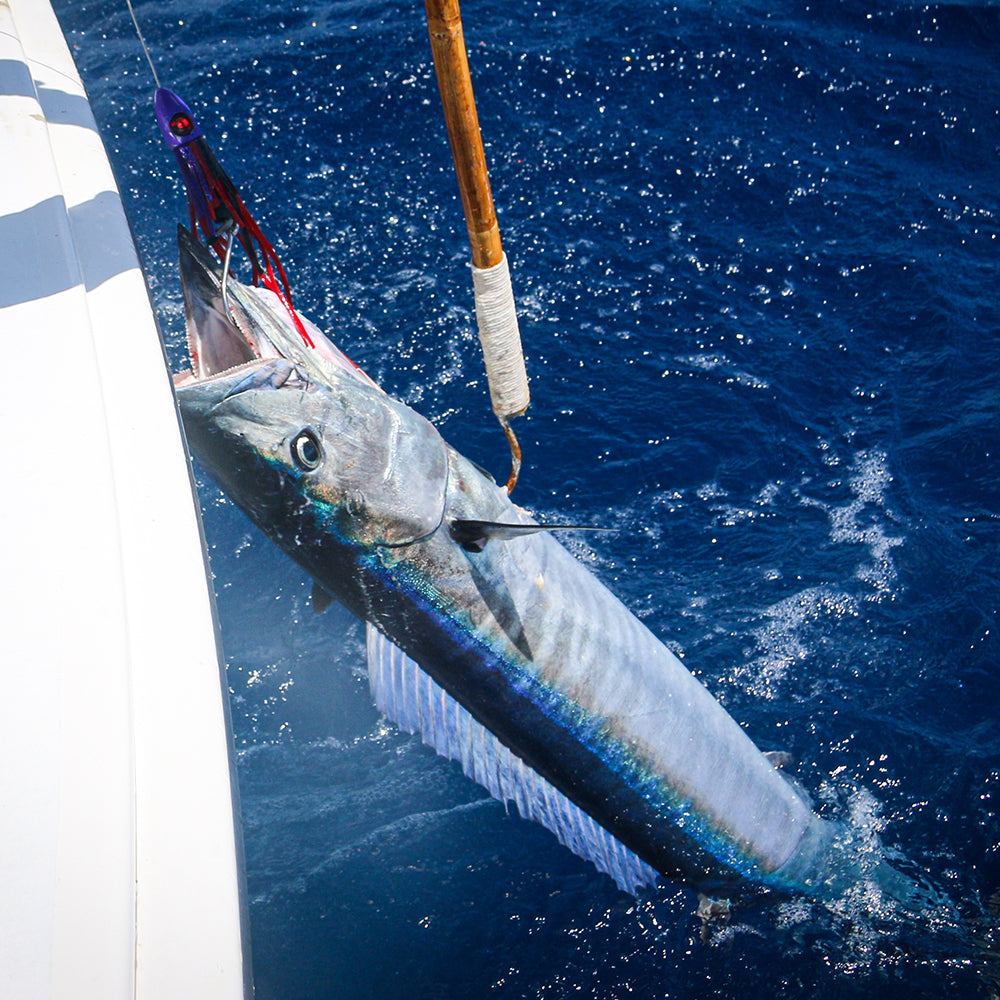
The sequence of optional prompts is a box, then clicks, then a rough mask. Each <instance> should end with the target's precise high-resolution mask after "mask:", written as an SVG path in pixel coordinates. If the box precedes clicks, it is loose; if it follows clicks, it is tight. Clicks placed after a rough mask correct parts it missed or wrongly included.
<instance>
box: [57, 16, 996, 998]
mask: <svg viewBox="0 0 1000 1000" xmlns="http://www.w3.org/2000/svg"><path fill="white" fill-rule="evenodd" d="M56 9H57V12H58V14H59V16H60V19H61V21H62V24H63V26H64V28H65V30H66V32H67V37H68V39H69V40H70V43H71V45H72V48H73V51H74V55H75V57H76V59H77V62H78V65H79V67H80V70H81V73H82V75H83V77H84V80H85V83H86V84H87V87H88V90H89V93H90V95H91V98H92V100H93V103H94V108H95V112H96V114H97V118H98V121H99V124H100V125H101V127H102V132H103V134H104V137H105V142H106V144H107V146H108V148H109V152H110V154H111V157H112V161H113V164H114V167H115V170H116V173H117V176H118V179H119V183H120V186H121V189H122V193H123V197H124V199H125V204H126V208H127V210H128V212H129V215H130V218H131V221H132V224H133V227H134V230H135V233H136V236H137V239H138V243H139V246H140V248H141V251H142V254H143V257H144V260H145V265H146V269H147V275H148V281H149V285H150V289H151V292H152V295H153V298H154V301H155V304H156V306H157V309H158V312H159V315H160V320H161V324H162V327H163V330H164V334H165V337H166V339H167V344H168V352H169V354H170V356H171V359H172V360H173V362H174V363H175V364H178V365H179V364H180V363H181V362H182V361H183V359H184V354H185V349H184V336H183V314H182V306H181V299H180V289H179V285H178V280H177V274H176V263H175V257H176V250H175V244H174V230H175V227H176V224H177V223H178V222H179V221H185V220H186V211H185V209H184V204H183V195H182V192H181V187H180V183H179V180H178V178H177V177H176V174H175V170H174V166H173V161H172V158H171V156H170V155H169V153H168V152H167V151H166V150H165V149H164V148H162V147H161V146H160V144H159V141H158V139H157V134H156V128H155V123H154V120H153V115H152V90H153V85H152V80H151V76H150V71H149V68H148V66H147V65H146V63H145V61H144V59H143V57H142V54H141V50H140V48H139V45H138V43H137V41H136V38H135V35H134V32H133V30H132V27H131V23H130V21H129V18H128V14H127V11H126V9H125V5H124V2H121V3H119V2H117V0H116V2H109V0H74V2H72V3H70V2H69V0H57V3H56ZM136 9H137V12H138V15H139V17H140V19H141V22H142V25H143V27H144V30H145V33H146V36H147V40H148V42H149V44H150V47H151V49H152V52H153V54H154V58H155V59H156V62H157V66H158V69H159V72H160V75H161V78H162V80H163V82H164V83H165V84H167V85H169V86H171V87H173V88H174V89H175V90H177V91H178V92H179V93H180V94H181V96H183V97H184V98H185V99H186V100H187V101H188V102H189V103H190V104H191V106H192V108H194V110H195V113H196V114H197V115H199V117H200V120H201V122H202V125H203V127H204V129H205V131H206V134H207V136H208V139H209V141H210V143H211V144H212V145H213V147H214V149H215V151H216V153H217V154H218V155H219V158H220V159H221V161H222V162H223V164H224V165H225V166H226V168H227V170H228V171H229V173H230V174H231V176H232V177H233V179H234V181H235V182H236V183H237V185H238V186H240V188H241V189H242V191H243V194H244V196H245V198H246V200H247V202H248V204H250V205H251V207H252V209H253V211H254V212H255V214H256V216H257V218H258V220H259V221H260V222H261V223H262V225H263V226H264V229H265V231H266V232H267V233H268V234H269V235H270V236H271V238H272V239H273V241H274V243H275V245H276V247H277V248H278V250H279V253H280V254H281V256H282V259H283V262H284V264H285V266H286V269H287V271H288V273H289V276H290V279H291V282H292V287H293V293H294V295H295V300H296V303H297V305H298V306H299V307H300V308H301V310H302V311H304V312H305V313H306V314H307V315H309V316H310V317H312V318H313V319H314V320H315V321H316V322H317V323H318V324H319V325H320V326H321V327H322V328H324V329H325V330H326V331H327V332H328V333H329V334H330V335H331V337H332V338H333V339H334V340H335V341H336V342H337V343H338V344H339V346H341V347H342V348H343V349H344V350H345V351H346V352H347V353H348V354H349V355H350V356H351V357H352V358H353V359H354V360H355V361H356V362H357V363H358V364H360V365H361V367H363V368H364V369H366V370H367V371H368V372H369V373H370V374H371V375H372V376H373V377H375V378H376V379H377V380H378V381H379V382H381V384H382V385H383V386H384V387H385V388H386V389H387V390H389V391H390V392H392V393H394V394H395V395H397V396H399V397H401V398H402V399H404V400H405V401H407V402H408V403H410V404H411V405H413V406H414V407H416V408H417V409H418V410H420V411H421V412H422V413H424V414H425V415H426V416H428V417H429V418H431V419H432V420H433V421H434V422H435V423H436V424H437V425H438V427H439V428H440V429H441V430H442V432H443V433H444V435H445V436H446V437H447V438H448V439H449V441H450V442H451V443H452V444H454V445H455V446H457V447H458V448H459V449H460V450H462V451H464V452H465V453H466V454H467V455H469V456H470V457H472V458H474V459H475V460H476V461H478V462H479V463H480V464H482V465H483V466H485V467H487V468H490V469H491V470H493V471H494V472H495V474H496V475H497V476H498V477H501V476H504V475H505V474H506V463H507V454H506V446H505V443H504V440H503V437H502V434H501V433H500V431H499V429H498V428H497V426H496V424H495V422H494V421H493V418H492V415H491V414H490V412H489V405H488V395H487V390H486V385H485V378H484V376H483V374H482V369H481V360H480V356H479V348H478V343H477V340H476V336H475V326H474V319H473V315H472V301H471V299H472V296H471V283H470V279H469V274H468V269H467V260H468V251H467V248H466V244H465V235H464V224H463V221H462V216H461V209H460V205H459V202H458V198H457V192H456V186H455V181H454V175H453V171H452V167H451V162H450V157H449V153H448V148H447V142H446V139H445V134H444V128H443V124H442V118H441V112H440V104H439V100H438V96H437V92H436V88H435V83H434V77H433V69H432V65H431V60H430V52H429V46H428V42H427V38H426V28H425V25H424V21H423V10H422V5H421V4H419V3H413V4H402V3H399V2H396V0H372V2H362V0H340V2H326V3H320V2H319V0H307V2H298V3H292V2H287V0H285V2H279V0H263V2H261V3H257V4H244V3H233V2H230V3H221V4H218V3H207V2H205V0H137V3H136ZM463 13H464V19H465V28H466V35H467V39H468V43H469V50H470V60H471V63H472V71H473V75H474V81H475V85H476V89H477V98H478V105H479V113H480V119H481V124H482V126H483V130H484V135H485V138H486V144H487V157H488V160H489V164H490V170H491V177H492V181H493V190H494V195H495V198H496V202H497V206H498V212H499V217H500V226H501V233H502V235H503V238H504V243H505V247H506V250H507V253H508V255H509V257H510V260H511V265H512V270H513V278H514V287H515V294H516V297H517V299H518V304H519V310H520V315H521V332H522V338H523V340H524V343H525V348H526V354H527V360H528V369H529V374H530V376H531V379H532V392H533V405H532V408H531V410H530V411H529V414H528V415H527V416H525V417H524V418H522V419H521V420H519V421H518V422H517V430H518V432H519V436H520V438H521V441H522V445H523V448H524V454H525V468H524V472H523V474H522V481H521V483H520V484H519V485H518V487H517V491H516V493H515V497H516V499H518V500H519V502H521V503H522V504H524V505H525V506H527V507H529V508H531V509H532V510H534V511H535V512H536V513H537V514H539V515H541V516H544V517H545V518H548V519H551V520H571V521H574V522H579V523H585V524H597V525H603V526H608V527H612V528H614V529H616V530H615V531H614V532H608V533H601V534H597V535H587V536H586V537H584V536H580V537H577V538H570V539H568V541H567V544H568V545H569V546H570V547H571V548H572V549H573V551H574V552H575V553H576V555H577V556H578V557H579V558H580V559H582V560H583V561H584V562H586V563H587V564H588V565H589V566H590V567H591V569H592V570H593V571H594V572H595V573H596V574H597V575H598V576H599V577H601V578H602V579H603V580H604V581H605V582H607V583H608V585H609V586H610V587H611V588H612V589H613V590H614V591H615V592H616V593H617V594H618V595H619V596H621V597H622V598H623V599H624V600H625V601H626V603H627V604H629V605H630V606H631V607H632V608H633V609H634V610H635V612H636V613H637V614H638V615H639V616H640V617H641V618H642V619H643V621H644V622H645V623H646V624H647V625H648V626H649V627H650V628H651V629H652V630H653V631H654V632H656V633H657V634H658V635H660V636H661V637H662V638H663V640H664V641H665V642H666V643H667V644H668V645H669V646H670V647H671V648H672V649H674V650H675V651H677V652H678V653H679V654H680V655H682V656H683V658H684V660H685V662H686V663H687V664H688V665H689V666H690V668H691V669H692V670H693V671H694V672H695V673H696V674H697V675H698V676H699V677H700V678H701V679H702V680H703V682H704V683H705V684H706V685H707V686H708V687H709V688H710V689H711V690H712V691H713V693H715V694H716V695H717V697H719V698H720V699H721V701H722V702H723V703H724V704H725V705H726V707H727V708H728V709H729V711H730V712H731V713H732V714H733V715H734V716H735V717H736V718H737V719H738V720H739V721H740V723H741V724H742V725H744V727H745V728H746V730H747V731H748V733H749V734H750V735H751V736H752V737H753V738H754V739H755V741H756V742H757V743H758V744H759V745H760V746H761V747H762V748H764V749H769V750H770V749H775V750H783V751H787V752H788V753H789V754H791V755H792V757H793V759H794V765H793V766H792V768H791V773H792V775H793V776H794V777H795V779H796V780H797V781H798V782H800V783H801V785H802V786H803V787H804V788H805V789H806V790H807V792H808V793H809V795H810V796H811V797H812V798H813V800H814V802H815V803H816V808H817V809H818V810H819V811H820V812H821V813H823V814H824V815H828V816H831V817H838V818H841V819H844V820H846V821H848V822H849V823H851V824H852V825H853V826H854V827H855V829H856V830H857V831H858V834H859V835H860V836H867V837H874V836H875V834H876V833H877V834H878V835H879V836H880V837H881V839H882V841H883V843H884V844H885V845H886V846H887V848H888V849H890V850H891V851H894V852H898V853H899V855H901V856H903V857H905V859H906V860H905V861H903V862H901V863H902V864H903V865H904V866H905V867H907V868H908V870H910V871H913V872H916V873H921V874H922V877H925V878H926V879H928V880H929V881H930V882H931V883H932V884H933V885H935V886H936V887H937V888H938V890H939V891H940V892H941V893H943V894H946V895H947V896H948V898H949V899H950V900H951V901H952V904H953V910H952V912H951V914H950V915H948V916H943V915H941V914H940V913H939V914H937V915H935V916H931V915H930V914H925V915H922V916H919V917H917V918H913V919H908V918H903V917H901V916H900V915H898V914H895V913H893V912H892V911H891V910H890V909H889V908H887V907H886V906H885V905H884V903H883V901H881V900H880V899H879V898H878V896H877V894H873V893H872V892H871V891H870V890H868V889H866V887H864V886H859V888H858V891H857V892H856V893H853V894H849V896H848V897H847V898H845V899H843V900H841V901H839V902H838V903H837V904H835V905H833V906H831V907H824V906H820V905H818V904H815V903H813V902H811V901H809V900H806V899H795V898H793V899H788V898H784V899H779V898H770V899H766V900H764V901H763V902H761V903H759V904H758V905H756V906H753V907H748V908H745V909H738V910H737V911H736V912H734V913H733V914H732V916H731V918H730V919H729V920H728V922H715V923H711V924H707V925H703V924H702V922H701V921H700V920H699V919H698V917H697V916H696V914H695V908H696V903H697V901H696V898H695V897H694V895H693V894H692V893H691V892H690V891H689V890H687V889H685V888H684V887H682V886H676V885H669V884H668V885H665V886H663V887H662V888H660V889H658V890H656V891H654V892H650V893H646V894H644V895H643V896H642V897H641V898H640V899H633V898H631V897H629V896H627V895H624V894H623V893H621V892H619V891H618V890H617V889H616V887H615V886H614V884H613V883H612V882H611V881H610V880H609V879H607V878H605V877H604V876H601V875H600V874H598V873H597V872H596V871H595V870H594V869H593V868H592V867H590V866H589V865H587V864H586V863H584V862H582V861H579V860H578V859H576V858H575V857H574V856H573V855H571V854H570V853H569V852H568V851H566V850H565V849H564V848H562V847H560V846H559V844H558V843H557V842H556V841H555V840H554V838H552V837H551V836H550V835H549V834H548V833H547V832H546V831H544V830H543V829H541V828H540V827H537V826H535V825H532V824H529V823H526V822H524V821H523V820H521V819H519V818H518V817H517V816H515V815H513V814H512V813H511V814H508V813H507V812H505V810H504V808H503V807H502V806H501V805H500V804H498V803H496V802H494V801H492V800H490V799H489V798H488V797H487V796H486V794H485V793H484V792H483V791H482V790H481V789H479V788H478V787H477V786H476V785H474V784H472V783H471V782H469V781H468V780H467V779H466V778H464V777H463V775H462V774H461V773H460V771H459V769H458V767H457V766H456V765H454V764H451V763H448V762H445V761H443V760H440V759H439V758H437V757H435V755H434V754H433V753H432V752H431V751H430V750H428V749H427V748H425V747H423V746H421V745H420V744H419V741H417V740H416V739H414V738H411V737H407V736H404V735H401V734H399V733H398V732H397V731H396V730H395V728H394V727H393V726H392V725H391V724H390V723H388V722H386V721H385V720H384V719H383V718H381V717H380V716H379V714H378V713H377V712H376V710H375V709H374V708H373V707H372V704H371V701H370V698H369V695H368V691H367V683H366V679H365V666H364V656H363V634H362V630H361V628H360V627H359V625H358V624H357V623H356V622H354V621H353V620H352V619H351V618H350V617H349V616H348V615H347V614H346V613H344V612H343V611H341V610H340V609H338V608H336V607H334V608H331V609H330V610H328V611H327V612H325V613H324V614H322V615H316V614H314V613H313V611H312V610H311V607H310V602H309V591H310V587H309V584H308V582H307V581H306V580H305V578H304V575H303V573H302V572H301V571H300V570H298V569H297V568H296V567H295V566H294V565H293V564H291V563H290V562H289V561H288V560H287V559H285V558H284V557H283V556H281V555H280V554H279V553H278V551H277V550H276V549H274V548H273V547H272V546H271V545H270V544H269V543H268V542H267V541H266V540H265V539H264V538H263V537H262V536H261V535H259V533H257V532H256V530H255V529H253V528H252V527H251V526H250V524H249V522H247V521H246V520H245V519H244V518H243V516H242V515H241V514H239V512H238V511H236V510H235V509H234V508H233V506H232V505H231V504H230V503H229V502H228V501H227V500H226V499H225V498H224V497H223V496H222V495H221V494H220V493H219V492H218V491H217V490H216V489H215V488H214V487H213V486H212V484H211V483H210V482H208V481H206V480H205V479H204V477H201V480H202V481H201V485H200V489H201V499H202V504H203V509H204V520H205V529H206V533H207V536H208V540H209V544H210V547H211V557H212V568H213V572H214V574H215V584H216V590H217V597H218V607H219V614H220V618H221V623H222V632H223V642H224V646H225V653H226V658H227V662H228V670H229V682H230V686H231V691H232V696H231V705H232V714H233V722H234V728H235V741H236V748H237V753H238V765H239V779H240V790H241V795H242V806H243V816H244V829H245V841H246V862H247V877H248V885H249V898H250V918H251V930H252V937H253V941H252V947H253V969H254V977H255V981H256V985H257V995H258V996H259V997H260V998H262V1000H271V998H274V1000H307V998H308V1000H324V998H333V997H336V998H340V1000H346V998H353V997H357V998H362V997H363V998H372V997H377V998H384V1000H390V998H397V997H398V998H407V1000H409V998H420V997H428V998H430V997H434V998H441V1000H444V998H458V997H462V998H468V997H491V996H499V997H505V998H506V997H517V998H522V997H523V998H528V997H532V998H561V997H570V996H572V997H591V998H594V1000H598V998H600V1000H611V998H624V997H639V998H661V997H662V998H668V997H669V998H678V1000H680V998H685V1000H687V998H690V1000H694V998H708V997H720V998H721V997H726V998H729V997H734V996H742V997H747V998H757V997H760V998H765V997H766V998H768V1000H772V998H789V997H795V998H798V997H818V998H836V1000H847V998H849V1000H854V998H869V997H874V996H878V997H882V998H887V997H906V998H915V997H927V998H932V997H933V998H940V997H946V996H947V997H960V998H970V1000H972V998H983V1000H986V998H990V997H996V996H997V995H998V991H1000V971H998V964H1000V954H998V949H1000V931H998V928H997V911H998V909H1000V896H998V895H997V893H998V891H1000V824H998V817H997V811H998V805H1000V721H998V709H1000V679H998V659H1000V645H998V637H997V633H998V628H1000V622H998V621H997V599H998V595H1000V570H998V555H1000V473H998V462H1000V434H998V430H997V423H998V412H1000V308H998V305H997V302H996V291H997V286H998V282H997V277H996V276H997V274H998V258H1000V238H998V232H1000V202H998V199H1000V194H998V192H1000V160H998V153H1000V117H998V108H1000V9H998V8H995V7H991V6H980V5H963V4H947V5H945V4H942V5H930V6H927V5H919V4H910V3H880V4H876V3H863V2H855V0H845V2H836V3H815V2H812V3H806V2H785V0H773V2H770V3H762V2H735V0H733V2H723V0H719V2H705V0H701V2H694V0H689V2H683V3H674V4H666V3H661V2H654V0H636V2H633V3H628V4H626V3H611V4H605V5H593V4H583V3H580V2H579V0H558V2H555V0H553V2H547V3H541V2H539V0H528V2H525V3H509V2H508V3H502V2H499V0H467V2H466V3H465V5H464V8H463ZM176 624H177V627H178V628H182V627H183V623H181V622H178V623H176ZM177 739H178V740H183V739H184V726H183V720H178V728H177Z"/></svg>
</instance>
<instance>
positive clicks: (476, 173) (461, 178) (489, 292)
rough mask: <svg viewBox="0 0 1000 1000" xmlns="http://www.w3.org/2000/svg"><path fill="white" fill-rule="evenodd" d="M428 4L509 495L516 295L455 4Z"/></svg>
mask: <svg viewBox="0 0 1000 1000" xmlns="http://www.w3.org/2000/svg"><path fill="white" fill-rule="evenodd" d="M425 6H426V8H427V30H428V33H429V35H430V41H431V52H432V54H433V56H434V69H435V72H436V74H437V81H438V90H439V91H440V92H441V104H442V106H443V107H444V120H445V125H446V126H447V129H448V141H449V143H450V145H451V156H452V159H453V160H454V162H455V174H456V176H457V177H458V190H459V194H460V195H461V198H462V209H463V211H464V213H465V224H466V227H467V229H468V231H469V246H470V247H471V249H472V281H473V289H474V293H475V302H476V322H477V324H478V326H479V340H480V343H481V344H482V347H483V358H484V360H485V362H486V377H487V380H488V381H489V386H490V398H491V401H492V404H493V412H494V413H495V414H496V417H497V419H498V420H499V421H500V426H501V427H502V428H503V430H504V434H506V436H507V441H508V444H509V445H510V451H511V471H510V478H509V479H508V481H507V492H508V493H509V492H510V491H511V490H512V489H513V488H514V484H515V483H516V482H517V476H518V473H519V471H520V468H521V449H520V446H519V445H518V443H517V438H516V437H515V436H514V433H513V431H512V430H511V429H510V424H509V421H510V419H511V418H512V417H516V416H518V415H519V414H521V413H524V411H525V410H526V409H527V408H528V403H529V401H530V396H529V393H528V376H527V372H526V371H525V367H524V355H523V354H522V352H521V335H520V332H519V330H518V326H517V313H516V311H515V308H514V293H513V290H512V289H511V284H510V271H509V269H508V267H507V257H506V255H505V254H504V252H503V247H502V245H501V243H500V227H499V225H498V224H497V215H496V207H495V206H494V204H493V194H492V192H491V190H490V179H489V174H488V172H487V169H486V152H485V150H484V149H483V138H482V134H481V132H480V130H479V117H478V115H477V114H476V102H475V97H474V95H473V92H472V77H471V75H470V73H469V58H468V54H467V52H466V49H465V36H464V33H463V31H462V16H461V12H460V11H459V7H458V0H425Z"/></svg>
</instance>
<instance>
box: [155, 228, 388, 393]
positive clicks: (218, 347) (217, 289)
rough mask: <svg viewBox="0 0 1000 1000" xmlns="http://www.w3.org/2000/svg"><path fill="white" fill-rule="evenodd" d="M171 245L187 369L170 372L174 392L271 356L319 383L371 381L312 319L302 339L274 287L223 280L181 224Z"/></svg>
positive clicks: (259, 365)
mask: <svg viewBox="0 0 1000 1000" xmlns="http://www.w3.org/2000/svg"><path fill="white" fill-rule="evenodd" d="M177 247H178V253H179V261H180V277H181V290H182V292H183V294H184V325H185V328H186V332H187V345H188V353H189V355H190V359H191V366H190V368H186V369H184V370H182V371H179V372H177V373H176V374H175V375H174V377H173V382H174V387H175V388H176V389H178V390H184V389H187V388H190V387H192V386H195V385H202V384H204V383H206V382H211V381H215V380H229V379H230V377H231V376H234V375H239V374H242V373H244V372H246V373H247V374H248V375H249V374H252V372H253V371H254V370H256V369H258V368H262V367H264V366H268V365H271V363H273V362H277V361H279V360H282V361H284V362H287V364H288V365H292V366H295V367H296V368H298V369H300V370H301V372H302V373H303V374H304V375H305V376H307V377H312V378H315V379H317V380H320V381H324V382H331V381H332V380H334V379H336V378H341V377H343V376H344V375H348V376H350V377H351V378H354V379H358V380H360V381H362V382H365V383H367V384H368V385H374V384H375V383H374V382H372V380H371V379H370V378H368V376H367V375H365V374H364V372H362V371H361V369H359V368H358V367H357V366H356V365H355V364H354V363H353V362H352V361H351V360H350V359H349V358H348V357H347V356H346V355H345V354H344V353H343V352H342V351H340V350H339V349H338V348H337V347H336V346H334V344H333V343H331V342H330V341H329V340H328V339H327V338H326V337H325V336H324V334H323V333H322V332H320V330H318V329H317V328H316V326H315V325H314V324H312V323H311V322H310V321H309V320H308V319H305V317H301V319H300V322H301V323H302V324H304V328H305V329H307V330H308V333H309V336H310V338H311V340H312V344H307V343H306V342H305V340H304V339H303V335H302V333H300V329H299V328H297V327H296V326H295V324H294V323H293V322H292V318H291V314H290V313H289V311H288V307H287V306H286V305H285V303H284V302H283V301H282V300H281V299H280V298H279V297H278V296H277V295H276V294H275V293H274V292H272V291H270V290H269V289H267V288H263V287H256V286H252V285H245V284H243V283H242V282H240V281H237V280H236V279H235V278H234V277H232V274H231V273H230V275H229V277H227V278H225V280H224V279H223V269H222V267H220V266H219V264H218V262H217V261H216V260H215V258H214V257H213V255H212V253H211V251H210V250H209V249H208V247H206V246H205V245H204V244H203V243H201V242H200V241H199V240H198V239H197V238H196V237H194V236H193V235H192V234H191V233H190V232H189V231H188V230H187V229H186V228H185V227H184V226H181V225H179V226H178V227H177ZM276 367H277V368H281V367H282V366H281V365H277V366H276ZM248 384H252V380H251V381H250V383H248Z"/></svg>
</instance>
